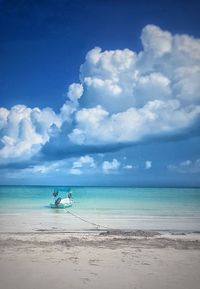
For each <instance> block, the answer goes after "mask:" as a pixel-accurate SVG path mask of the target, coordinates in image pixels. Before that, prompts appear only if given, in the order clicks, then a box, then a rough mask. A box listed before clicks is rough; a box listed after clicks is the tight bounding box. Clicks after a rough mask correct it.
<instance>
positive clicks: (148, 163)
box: [145, 161, 152, 170]
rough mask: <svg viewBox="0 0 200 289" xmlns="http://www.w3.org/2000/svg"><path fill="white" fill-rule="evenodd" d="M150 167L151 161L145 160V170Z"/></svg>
mask: <svg viewBox="0 0 200 289" xmlns="http://www.w3.org/2000/svg"><path fill="white" fill-rule="evenodd" d="M151 168H152V162H151V161H146V162H145V169H146V170H149V169H151Z"/></svg>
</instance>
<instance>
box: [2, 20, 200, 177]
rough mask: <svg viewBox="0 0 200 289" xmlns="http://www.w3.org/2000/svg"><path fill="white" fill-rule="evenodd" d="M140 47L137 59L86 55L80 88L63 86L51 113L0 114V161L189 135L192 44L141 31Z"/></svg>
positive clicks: (124, 54) (197, 97)
mask: <svg viewBox="0 0 200 289" xmlns="http://www.w3.org/2000/svg"><path fill="white" fill-rule="evenodd" d="M141 42H142V46H143V50H142V51H140V52H139V53H136V52H134V51H132V50H130V49H124V50H110V51H107V50H106V51H102V50H101V48H99V47H96V48H94V49H92V50H91V51H89V52H88V53H87V55H86V59H85V62H84V63H83V64H82V65H81V67H80V83H72V84H71V85H70V86H69V88H68V92H67V98H68V100H67V101H66V103H64V104H63V106H62V107H61V109H60V112H59V113H57V114H56V113H55V112H54V111H53V109H51V108H45V109H42V110H41V109H39V108H28V107H26V106H24V105H16V106H14V107H12V108H11V109H10V110H8V109H6V108H1V109H0V159H1V162H3V163H9V162H17V161H22V160H27V159H31V158H32V157H34V156H36V155H38V154H39V153H40V152H41V149H42V148H44V146H46V145H47V144H48V146H51V144H53V140H54V142H55V139H56V140H57V142H58V144H59V143H62V144H63V143H64V144H65V147H66V151H67V150H68V148H70V147H72V146H79V150H81V149H82V148H85V147H87V146H95V147H98V146H99V147H101V146H102V147H104V151H105V147H106V146H112V145H116V144H120V145H121V146H126V145H127V144H132V143H137V142H142V141H147V140H148V139H154V138H159V137H162V138H165V137H167V138H170V137H172V136H175V135H177V134H182V135H184V134H185V135H186V134H187V133H188V132H190V131H191V130H192V129H193V128H194V127H195V126H196V125H197V124H198V121H199V116H200V93H199V92H200V82H199V79H200V39H195V38H193V37H192V36H188V35H172V34H171V33H170V32H168V31H163V30H161V28H159V27H157V26H155V25H147V26H145V27H144V29H143V30H142V33H141ZM56 149H57V150H59V148H58V146H57V147H56ZM55 153H56V152H55ZM75 166H76V165H75ZM72 169H74V170H75V171H76V172H78V171H80V167H79V168H78V167H77V166H76V167H74V168H72Z"/></svg>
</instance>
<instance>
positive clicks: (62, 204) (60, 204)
mask: <svg viewBox="0 0 200 289" xmlns="http://www.w3.org/2000/svg"><path fill="white" fill-rule="evenodd" d="M72 204H73V200H72V199H71V198H64V199H61V198H58V199H57V200H56V201H55V202H54V203H51V204H50V207H51V208H52V209H65V208H69V207H71V206H72Z"/></svg>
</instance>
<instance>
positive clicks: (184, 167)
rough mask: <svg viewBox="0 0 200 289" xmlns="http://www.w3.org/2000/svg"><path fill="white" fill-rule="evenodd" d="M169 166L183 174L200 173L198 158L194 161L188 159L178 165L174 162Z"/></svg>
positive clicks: (170, 168) (169, 168) (173, 170)
mask: <svg viewBox="0 0 200 289" xmlns="http://www.w3.org/2000/svg"><path fill="white" fill-rule="evenodd" d="M167 168H168V170H170V171H172V172H178V173H181V174H187V173H191V174H195V173H200V159H196V160H194V161H191V160H186V161H183V162H180V163H179V164H176V165H174V164H172V165H168V166H167Z"/></svg>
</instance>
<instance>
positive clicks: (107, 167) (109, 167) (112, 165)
mask: <svg viewBox="0 0 200 289" xmlns="http://www.w3.org/2000/svg"><path fill="white" fill-rule="evenodd" d="M119 167H120V162H119V161H118V160H116V159H113V160H112V161H111V162H109V161H104V162H103V164H102V169H103V172H104V173H106V174H108V173H109V172H110V171H117V170H118V169H119Z"/></svg>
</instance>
